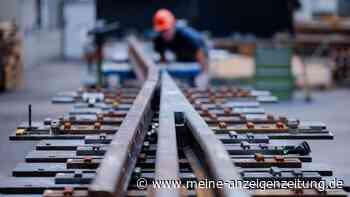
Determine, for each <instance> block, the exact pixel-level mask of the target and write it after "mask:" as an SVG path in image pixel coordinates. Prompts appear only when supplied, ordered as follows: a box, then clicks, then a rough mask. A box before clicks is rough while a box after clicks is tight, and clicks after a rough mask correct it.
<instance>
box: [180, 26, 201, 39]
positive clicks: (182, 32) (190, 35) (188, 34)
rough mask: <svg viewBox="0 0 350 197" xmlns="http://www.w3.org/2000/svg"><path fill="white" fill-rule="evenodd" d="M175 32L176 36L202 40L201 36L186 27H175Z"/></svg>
mask: <svg viewBox="0 0 350 197" xmlns="http://www.w3.org/2000/svg"><path fill="white" fill-rule="evenodd" d="M176 32H177V34H178V35H180V36H183V37H186V38H191V39H202V38H201V37H202V36H201V34H200V33H199V32H198V31H196V30H195V29H193V28H191V27H188V26H181V27H176Z"/></svg>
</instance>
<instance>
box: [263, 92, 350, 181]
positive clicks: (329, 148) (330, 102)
mask: <svg viewBox="0 0 350 197" xmlns="http://www.w3.org/2000/svg"><path fill="white" fill-rule="evenodd" d="M312 96H313V101H312V102H311V103H306V102H305V101H304V94H303V93H302V92H297V93H296V94H295V97H294V100H293V101H289V102H281V103H278V104H268V105H264V106H263V107H264V108H265V110H266V111H267V112H272V113H273V114H275V115H284V116H288V117H295V118H298V119H300V120H315V121H322V122H324V123H325V124H326V125H327V127H328V129H329V130H330V131H332V133H333V134H334V136H335V137H334V140H309V141H308V142H309V143H310V146H311V150H312V156H313V162H314V163H322V164H326V165H328V166H330V167H331V168H333V169H335V175H336V176H338V177H340V178H342V179H344V181H345V182H346V183H348V185H349V183H350V158H349V157H348V156H350V145H349V144H350V143H349V141H348V140H350V89H335V90H330V91H316V92H313V94H312Z"/></svg>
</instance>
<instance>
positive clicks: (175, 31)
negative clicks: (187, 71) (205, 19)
mask: <svg viewBox="0 0 350 197" xmlns="http://www.w3.org/2000/svg"><path fill="white" fill-rule="evenodd" d="M153 24H154V30H155V31H156V32H158V33H159V34H158V35H157V36H156V37H155V39H154V49H155V51H157V52H158V53H159V54H160V61H161V62H166V61H167V60H166V57H165V52H166V51H167V50H169V51H171V52H173V53H174V54H175V57H176V61H178V62H198V63H199V65H200V66H201V73H200V74H199V75H198V76H197V77H196V79H195V84H196V85H197V86H199V87H205V86H207V83H208V80H209V75H208V71H209V62H208V50H207V47H206V44H205V42H204V40H203V38H202V36H201V34H200V33H199V32H197V31H196V30H194V29H192V28H190V27H185V26H181V27H180V26H178V25H176V18H175V16H174V15H173V14H172V13H171V12H170V11H169V10H167V9H160V10H158V11H157V12H156V13H155V15H154V18H153Z"/></svg>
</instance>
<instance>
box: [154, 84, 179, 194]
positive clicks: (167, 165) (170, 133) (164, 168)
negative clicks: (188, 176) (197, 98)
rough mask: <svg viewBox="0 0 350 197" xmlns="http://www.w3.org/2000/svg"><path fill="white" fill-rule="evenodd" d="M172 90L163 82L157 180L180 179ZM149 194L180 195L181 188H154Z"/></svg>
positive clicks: (171, 180)
mask: <svg viewBox="0 0 350 197" xmlns="http://www.w3.org/2000/svg"><path fill="white" fill-rule="evenodd" d="M171 94H172V92H171V91H169V90H168V89H167V87H166V86H165V84H164V83H162V84H161V97H160V111H159V129H158V144H157V152H156V177H155V180H156V181H170V182H173V181H179V180H180V179H179V158H178V148H177V140H176V128H175V112H174V106H173V105H172V103H171ZM152 190H153V192H151V193H150V194H149V196H154V197H163V196H164V197H165V196H167V197H180V196H181V190H180V188H176V187H171V188H152Z"/></svg>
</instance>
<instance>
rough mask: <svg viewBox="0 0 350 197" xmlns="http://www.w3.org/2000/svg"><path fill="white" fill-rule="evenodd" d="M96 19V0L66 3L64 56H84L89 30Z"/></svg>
mask: <svg viewBox="0 0 350 197" xmlns="http://www.w3.org/2000/svg"><path fill="white" fill-rule="evenodd" d="M95 19H96V11H95V2H94V1H83V2H72V3H67V4H65V6H64V20H65V32H64V56H65V57H66V58H71V59H79V58H81V57H82V55H83V45H84V43H85V42H86V39H87V36H86V35H87V32H88V30H89V29H91V27H93V26H94V24H95Z"/></svg>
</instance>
